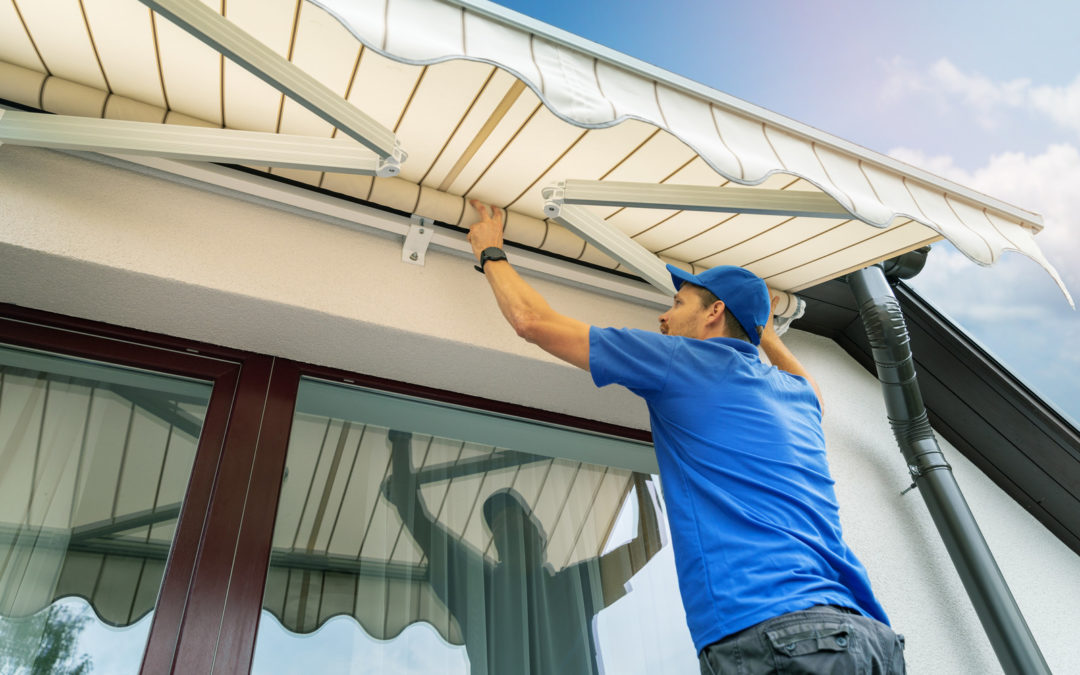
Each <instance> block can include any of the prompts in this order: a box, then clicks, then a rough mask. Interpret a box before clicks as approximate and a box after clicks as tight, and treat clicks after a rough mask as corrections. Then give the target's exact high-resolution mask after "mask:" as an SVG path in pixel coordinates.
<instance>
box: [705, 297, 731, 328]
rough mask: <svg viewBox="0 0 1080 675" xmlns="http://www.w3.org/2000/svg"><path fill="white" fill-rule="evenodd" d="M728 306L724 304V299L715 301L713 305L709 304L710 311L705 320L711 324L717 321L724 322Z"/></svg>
mask: <svg viewBox="0 0 1080 675" xmlns="http://www.w3.org/2000/svg"><path fill="white" fill-rule="evenodd" d="M726 307H727V306H726V305H725V304H724V301H723V300H717V301H716V302H714V303H713V304H712V305H710V306H709V311H708V313H707V314H706V316H705V322H706V323H708V324H710V325H712V324H715V323H717V322H721V323H722V322H723V321H724V310H725V309H726Z"/></svg>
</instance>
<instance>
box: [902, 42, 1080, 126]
mask: <svg viewBox="0 0 1080 675" xmlns="http://www.w3.org/2000/svg"><path fill="white" fill-rule="evenodd" d="M885 68H886V71H887V76H886V78H885V80H884V82H883V83H882V86H881V94H880V95H881V97H882V99H883V100H884V101H886V102H888V103H893V104H896V103H905V102H910V98H911V95H912V94H917V95H920V96H924V97H929V98H930V99H931V100H932V101H934V103H935V104H936V106H937V107H938V109H939V110H940V111H951V110H953V109H954V107H955V106H956V105H958V104H959V105H963V106H964V107H966V108H967V109H968V110H969V111H970V112H972V113H973V114H974V119H975V121H976V122H977V123H978V124H979V125H980V126H981V127H983V128H984V129H997V128H999V127H1000V126H1001V125H1002V124H1003V122H1004V119H1005V117H1004V115H1005V113H1007V112H1009V111H1016V110H1028V111H1032V112H1034V113H1036V114H1039V115H1042V116H1045V117H1047V118H1049V119H1050V120H1052V121H1053V122H1054V123H1055V124H1058V125H1060V126H1061V127H1063V128H1065V129H1069V130H1071V131H1073V132H1075V133H1077V134H1080V76H1078V77H1077V78H1076V79H1075V80H1073V81H1072V82H1071V83H1070V84H1067V85H1064V86H1054V85H1049V84H1040V85H1034V84H1033V83H1032V82H1031V80H1030V79H1027V78H1017V79H1013V80H1005V81H998V80H992V79H990V78H988V77H986V76H985V75H982V74H980V73H971V72H964V71H962V70H960V69H959V68H957V67H956V65H955V64H953V63H952V62H951V61H949V60H948V59H940V60H938V61H937V62H936V63H934V64H932V65H931V66H930V67H929V68H928V69H926V70H918V69H916V68H914V67H913V66H912V65H911V64H910V63H909V62H907V61H904V60H902V59H893V60H891V61H888V62H887V63H886V64H885Z"/></svg>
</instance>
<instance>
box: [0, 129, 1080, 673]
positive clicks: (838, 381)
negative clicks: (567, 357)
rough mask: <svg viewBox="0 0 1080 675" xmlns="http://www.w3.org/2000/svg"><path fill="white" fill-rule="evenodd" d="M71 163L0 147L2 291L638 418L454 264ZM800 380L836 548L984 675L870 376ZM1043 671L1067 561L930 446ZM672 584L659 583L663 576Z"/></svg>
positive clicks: (622, 319)
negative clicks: (815, 383)
mask: <svg viewBox="0 0 1080 675" xmlns="http://www.w3.org/2000/svg"><path fill="white" fill-rule="evenodd" d="M400 255H401V242H400V241H396V240H394V239H392V238H388V237H381V236H375V235H371V234H363V233H360V232H357V231H354V230H350V229H346V228H343V227H339V226H337V225H332V224H328V223H325V222H321V221H317V220H313V219H310V218H305V217H302V216H299V215H296V214H293V213H286V212H283V211H280V210H276V209H272V208H268V207H264V206H258V205H253V204H250V203H246V202H243V201H239V200H235V199H231V198H228V197H223V196H220V195H216V194H210V193H207V192H203V191H200V190H197V189H194V188H191V187H186V186H181V185H176V184H173V183H170V182H167V181H162V180H160V179H155V178H149V177H146V176H142V175H137V174H134V173H131V172H127V171H123V170H120V169H115V168H110V167H105V166H101V165H98V164H96V163H93V162H88V161H85V160H81V159H74V158H71V157H68V156H65V155H61V154H58V153H53V152H48V151H42V150H32V149H25V148H15V147H10V146H5V147H3V148H0V301H5V302H13V303H15V304H19V305H24V306H28V307H35V308H39V309H44V310H49V311H54V312H60V313H64V314H69V315H73V316H79V317H86V318H93V319H97V320H101V321H107V322H111V323H116V324H120V325H125V326H131V327H135V328H141V329H146V330H151V331H156V332H160V333H166V334H172V335H177V336H181V337H185V338H190V339H195V340H201V341H206V342H210V343H214V344H219V345H225V346H229V347H236V348H241V349H247V350H251V351H255V352H260V353H265V354H273V355H278V356H284V357H288V358H292V359H297V360H301V361H306V362H312V363H319V364H324V365H330V366H334V367H338V368H342V369H346V370H351V371H356V372H362V373H368V374H373V375H378V376H382V377H388V378H394V379H398V380H404V381H409V382H415V383H419V384H424V385H428V386H433V387H440V388H445V389H451V390H454V391H459V392H463V393H468V394H477V395H481V396H485V397H489V398H497V399H505V400H509V401H511V402H514V403H521V404H525V405H531V406H536V407H540V408H544V409H547V410H553V411H557V412H566V413H571V414H575V415H580V416H584V417H590V418H594V419H600V420H604V421H608V422H613V423H617V424H624V425H629V426H636V427H644V426H645V425H646V424H647V418H646V416H645V410H644V406H643V405H642V404H641V403H640V402H639V401H638V400H637V399H636V398H635V397H633V396H632V395H630V394H629V393H627V392H625V391H624V390H621V389H618V388H612V387H608V388H605V389H603V390H599V391H598V390H596V389H595V388H593V387H592V385H591V383H590V381H589V378H588V377H587V376H586V375H584V374H583V373H581V372H579V371H577V370H576V369H573V368H571V367H569V366H565V365H563V364H561V363H558V362H557V361H555V360H554V359H552V358H550V357H548V356H547V355H545V354H543V353H542V352H540V351H539V350H538V349H536V348H535V347H533V346H531V345H528V344H526V343H524V342H523V341H521V340H520V339H518V338H517V337H516V336H515V335H514V334H513V332H512V331H511V330H510V329H509V328H508V327H507V326H506V325H505V323H504V322H503V320H502V318H501V317H500V316H499V315H498V312H497V310H496V307H495V304H494V301H493V300H492V298H491V296H490V292H489V291H488V289H487V287H486V283H485V282H484V279H483V278H482V277H481V276H480V275H479V274H476V273H475V272H474V271H473V270H472V267H471V264H469V263H467V262H466V261H465V260H463V259H462V258H460V257H457V256H454V255H449V254H444V253H439V252H429V254H428V260H427V264H426V265H425V266H423V267H418V266H412V265H406V264H403V263H402V262H400ZM534 283H535V285H536V286H537V288H538V289H539V290H540V291H541V292H542V293H544V294H545V296H546V297H547V298H548V299H549V301H550V302H551V303H552V305H554V306H555V307H556V308H558V309H560V310H561V311H563V312H566V313H568V314H570V315H573V316H577V317H579V318H582V319H585V320H588V321H591V322H593V323H597V324H602V325H619V326H634V327H641V328H647V329H652V328H654V327H655V325H656V324H655V315H656V312H655V311H654V310H653V309H649V308H646V307H642V306H639V305H636V304H632V303H630V302H623V301H618V300H613V299H611V298H608V297H599V296H596V295H593V294H590V293H588V292H585V291H583V290H580V289H574V288H570V287H567V286H564V285H561V284H557V283H553V282H546V281H540V280H537V281H535V282H534ZM788 344H789V345H790V346H791V347H792V349H793V350H794V351H795V352H796V354H797V355H798V356H799V357H800V358H801V359H802V360H803V362H804V363H805V365H806V366H807V367H808V368H809V369H810V371H811V372H812V373H814V374H815V376H816V377H817V378H818V380H819V382H820V384H821V387H822V389H823V391H824V395H825V399H826V417H825V419H826V426H825V430H826V434H827V437H828V441H829V448H830V462H831V465H832V469H833V473H834V477H835V478H836V480H837V488H836V489H837V493H838V496H839V499H840V502H841V508H842V518H843V524H844V528H845V532H846V536H847V539H848V541H849V542H850V543H851V545H852V547H853V548H854V549H855V551H856V553H857V554H858V555H859V556H860V557H861V558H862V560H863V562H864V563H865V565H866V567H867V568H868V570H869V573H870V576H871V579H872V581H873V583H874V586H875V589H876V591H877V593H878V595H879V596H880V598H881V600H882V602H883V604H884V605H885V607H886V609H887V610H888V611H889V613H890V615H891V617H892V619H893V622H894V624H895V626H896V628H897V630H899V631H900V632H902V633H904V634H906V636H907V638H908V663H909V668H910V672H913V673H932V674H937V673H972V674H982V673H993V672H997V671H999V668H998V666H997V662H996V659H995V657H994V655H993V651H992V649H991V647H990V645H989V643H988V641H987V639H986V637H985V635H984V634H983V632H982V629H981V627H980V625H979V623H978V620H977V618H976V617H975V614H974V611H973V610H972V609H971V605H970V602H969V601H968V600H967V597H966V595H965V593H964V590H963V588H962V586H961V584H960V581H959V578H958V577H957V575H956V573H955V571H954V570H953V568H952V565H951V562H950V561H949V559H948V556H947V554H946V552H945V550H944V546H943V545H942V544H941V542H940V539H939V538H938V536H937V534H936V531H935V529H934V527H933V525H932V523H931V521H930V518H929V515H928V514H927V512H926V508H925V507H924V506H923V504H922V500H921V497H920V496H919V494H918V493H917V492H912V493H909V494H907V495H905V496H903V497H901V496H900V495H899V492H900V491H901V490H902V489H904V488H905V487H907V485H908V482H909V481H908V479H907V474H906V469H905V467H904V463H903V461H902V459H901V456H900V454H899V451H898V450H897V449H896V444H895V442H894V440H893V438H892V434H891V431H890V430H889V427H888V424H887V422H886V418H885V411H884V405H883V402H882V398H881V394H880V389H879V385H878V383H877V381H876V380H875V379H874V378H873V377H872V376H871V375H869V374H868V373H866V371H864V370H863V369H862V368H861V367H860V366H859V365H858V364H857V363H856V362H855V361H853V360H852V359H850V358H849V357H848V356H847V355H846V354H845V353H844V352H843V351H842V350H841V349H840V348H839V347H837V346H836V345H835V344H834V343H832V342H831V341H829V340H826V339H824V338H819V337H816V336H812V335H807V334H800V333H795V334H792V335H791V336H790V337H789V338H788ZM945 452H946V454H947V456H948V458H949V459H950V461H951V462H952V463H953V465H954V468H955V473H956V476H957V479H958V481H959V483H960V486H961V488H962V489H963V490H964V492H965V494H966V495H967V498H968V501H969V503H970V504H971V508H972V510H973V511H974V513H975V516H976V518H977V519H978V520H979V522H980V523H981V524H982V527H983V530H984V533H985V535H986V538H987V540H988V541H989V543H990V546H991V548H992V549H993V551H994V552H995V554H996V555H997V558H998V562H999V564H1000V566H1001V568H1002V570H1003V572H1004V574H1005V577H1006V579H1007V581H1008V582H1009V584H1010V585H1011V586H1012V589H1013V591H1014V593H1015V594H1016V596H1017V599H1018V602H1019V604H1020V606H1021V609H1022V610H1023V611H1024V614H1025V616H1026V617H1027V619H1028V621H1029V623H1030V624H1031V627H1032V630H1033V632H1034V633H1035V636H1036V638H1037V639H1038V640H1039V643H1040V645H1041V647H1042V649H1043V651H1044V654H1045V655H1046V658H1047V660H1048V661H1049V663H1050V665H1051V667H1052V668H1053V670H1054V671H1055V672H1058V673H1068V672H1076V671H1078V670H1080V641H1077V640H1076V639H1075V633H1076V629H1075V627H1076V626H1078V625H1080V557H1078V556H1077V555H1075V554H1074V553H1072V552H1071V551H1069V550H1068V549H1067V548H1066V547H1065V546H1064V545H1063V544H1061V543H1060V542H1059V541H1058V540H1057V539H1056V538H1055V537H1054V536H1053V535H1051V534H1050V533H1048V532H1047V531H1046V530H1045V529H1044V528H1043V527H1042V526H1041V525H1040V524H1039V523H1038V522H1037V521H1036V520H1035V519H1034V518H1032V517H1031V516H1030V515H1029V514H1028V513H1027V512H1025V511H1024V510H1023V509H1022V508H1021V507H1020V506H1019V505H1017V504H1016V503H1015V502H1013V501H1012V500H1011V499H1010V498H1009V497H1007V496H1006V495H1005V494H1004V493H1002V492H1001V491H1000V490H999V489H998V488H997V487H996V486H995V485H994V484H993V483H992V482H991V481H990V480H989V479H987V478H986V477H985V476H984V475H982V474H981V473H980V472H979V471H978V470H977V469H975V468H974V467H973V466H972V465H971V464H970V463H969V462H967V461H966V460H964V459H963V457H962V456H961V455H960V454H959V453H958V452H956V451H955V450H953V449H952V448H950V447H948V446H947V444H946V447H945ZM672 592H673V593H674V588H673V589H672Z"/></svg>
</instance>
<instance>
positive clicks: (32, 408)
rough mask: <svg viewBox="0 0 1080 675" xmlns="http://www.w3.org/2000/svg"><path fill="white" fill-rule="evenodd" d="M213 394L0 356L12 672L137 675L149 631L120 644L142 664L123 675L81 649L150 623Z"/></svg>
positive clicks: (48, 357) (126, 372)
mask: <svg viewBox="0 0 1080 675" xmlns="http://www.w3.org/2000/svg"><path fill="white" fill-rule="evenodd" d="M210 390H211V385H209V384H207V383H204V382H195V381H190V380H185V379H181V378H174V377H169V376H163V375H158V374H155V373H149V372H145V371H139V370H134V369H128V368H120V367H114V366H110V365H106V364H101V363H96V362H91V361H86V360H82V359H73V358H68V357H63V356H58V355H54V354H46V353H42V352H37V351H34V350H26V349H21V348H14V347H5V346H0V627H2V630H4V631H5V632H7V633H11V632H12V631H14V632H15V634H17V635H18V636H19V637H18V647H17V651H18V653H17V654H16V653H14V652H11V651H10V650H8V651H6V652H5V656H4V658H8V659H15V660H17V661H18V662H20V663H22V662H25V663H28V664H33V663H38V662H39V661H41V660H42V659H45V660H46V661H49V660H50V659H51V661H49V663H53V664H54V665H55V669H45V670H42V669H41V668H39V667H38V666H30V665H27V666H26V667H27V668H29V669H30V670H28V671H26V672H35V673H36V672H80V673H88V672H110V673H120V672H133V671H135V670H137V669H138V664H139V660H140V657H141V654H142V651H143V648H144V647H145V642H146V637H147V634H146V632H145V631H142V632H139V631H135V632H125V633H123V635H124V636H126V637H125V639H126V640H127V641H128V642H126V644H125V647H124V650H126V651H128V652H132V653H134V654H135V656H136V658H135V660H134V662H133V663H134V665H131V666H125V667H124V668H125V669H121V670H117V669H112V668H110V669H108V670H101V669H100V666H98V665H95V661H94V660H93V659H89V660H86V661H82V660H80V659H81V657H80V653H81V652H79V651H77V650H74V647H73V645H75V644H76V641H77V640H78V639H80V638H79V636H80V635H83V634H86V633H87V631H93V629H94V627H95V626H98V625H107V626H113V627H126V626H131V625H132V624H135V623H136V622H139V620H140V619H141V618H143V617H145V616H147V615H148V613H149V612H150V611H151V610H152V609H153V607H154V604H155V602H156V599H157V594H158V590H159V588H160V585H161V579H162V576H163V573H164V569H165V561H166V559H167V557H168V552H169V548H170V546H171V543H172V538H173V534H174V529H175V524H176V519H177V516H178V515H179V513H180V507H181V503H182V500H183V496H184V493H185V491H186V489H187V483H188V478H189V475H190V472H191V467H192V463H193V461H194V456H195V448H196V444H197V440H198V435H199V433H200V431H201V428H202V420H203V417H204V416H205V411H206V405H207V402H208V400H209V396H210ZM72 597H77V598H82V599H84V600H82V601H81V602H84V604H85V603H86V602H88V603H89V604H88V605H87V607H86V611H83V610H82V609H79V608H78V607H77V606H75V605H72V604H71V602H72V601H65V600H63V599H64V598H72ZM88 612H89V614H88ZM147 625H148V622H147ZM60 638H63V639H60ZM2 642H5V640H2V639H0V643H2ZM13 648H14V647H13ZM0 672H19V671H18V669H17V668H6V667H4V666H0Z"/></svg>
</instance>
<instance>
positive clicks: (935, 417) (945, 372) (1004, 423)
mask: <svg viewBox="0 0 1080 675" xmlns="http://www.w3.org/2000/svg"><path fill="white" fill-rule="evenodd" d="M894 290H895V292H896V296H897V299H898V300H899V301H900V306H901V308H902V309H903V312H904V316H905V318H906V319H907V324H908V331H909V333H910V336H911V345H912V350H913V353H914V355H915V365H916V371H917V372H918V375H919V384H920V388H921V390H922V394H923V399H924V402H925V403H926V407H927V411H928V414H929V416H930V421H931V423H932V424H933V425H934V428H935V430H936V431H937V432H938V433H939V434H940V435H941V436H942V437H943V438H945V439H946V440H948V441H949V442H950V443H951V444H952V445H953V446H954V447H955V448H956V449H957V450H959V451H960V452H961V453H962V454H963V455H964V456H965V457H967V458H968V459H969V460H970V461H971V462H972V463H974V464H975V465H976V466H978V467H979V468H980V470H982V471H983V472H984V473H985V474H986V475H987V476H989V477H990V478H991V479H992V480H993V481H994V482H995V483H996V484H997V485H998V486H999V487H1001V488H1002V489H1003V490H1004V491H1005V492H1006V493H1008V494H1009V495H1010V496H1011V497H1012V498H1013V499H1015V500H1016V501H1017V502H1018V503H1020V504H1021V505H1022V506H1023V507H1024V508H1025V509H1027V510H1028V511H1029V512H1030V513H1031V514H1032V515H1034V516H1035V517H1036V518H1037V519H1038V520H1039V521H1040V522H1042V523H1043V525H1045V526H1046V527H1047V529H1049V530H1050V531H1051V532H1053V533H1054V534H1055V535H1056V536H1057V537H1058V538H1059V539H1061V541H1062V542H1064V543H1065V544H1066V545H1067V546H1069V547H1070V548H1071V549H1072V550H1073V551H1075V552H1077V553H1078V554H1080V433H1078V431H1077V429H1076V428H1075V427H1074V426H1073V425H1072V424H1071V423H1070V422H1069V421H1068V420H1067V419H1066V418H1065V417H1064V416H1062V415H1061V414H1060V413H1058V412H1057V411H1056V410H1054V409H1053V408H1051V407H1050V406H1049V405H1048V404H1047V403H1046V402H1045V401H1044V400H1043V399H1042V398H1040V397H1039V396H1038V394H1036V393H1035V392H1034V391H1032V390H1031V389H1030V388H1029V387H1027V386H1026V385H1025V384H1024V383H1023V382H1021V381H1020V380H1019V379H1018V378H1017V377H1016V376H1015V375H1014V374H1013V373H1012V372H1011V371H1009V369H1008V368H1006V367H1005V366H1003V365H1002V364H1001V363H1000V362H998V361H997V360H996V359H995V358H994V357H993V356H991V355H990V354H988V353H987V352H986V351H985V350H984V349H982V348H981V347H980V346H979V345H978V344H976V343H975V341H974V340H972V339H971V338H970V337H969V336H967V335H966V334H965V333H964V332H963V331H962V330H961V329H960V328H959V327H957V326H956V325H955V324H953V323H952V322H951V321H949V320H948V319H947V318H945V317H944V316H943V315H942V314H941V313H940V312H938V311H937V310H935V309H934V308H933V306H931V305H930V303H928V302H927V301H926V300H924V299H923V298H922V297H920V296H919V295H918V294H917V293H916V292H915V291H914V290H912V289H911V288H910V287H908V286H907V285H905V284H903V283H902V282H900V283H897V284H895V285H894ZM800 295H801V296H803V297H804V298H805V299H806V300H807V304H808V307H807V312H806V317H805V318H804V319H800V320H799V321H797V322H796V323H795V324H794V327H795V328H799V329H801V330H806V331H808V332H812V333H816V334H818V335H823V336H826V337H829V338H831V339H833V340H835V341H836V342H837V344H839V345H840V346H841V347H842V348H843V349H844V350H845V351H847V352H848V354H850V355H851V356H852V357H853V358H854V359H855V360H856V361H858V362H859V363H861V364H862V365H863V367H865V368H866V369H867V370H868V371H869V372H871V373H874V374H875V376H876V371H875V367H874V362H873V358H872V356H871V353H870V346H869V343H868V342H867V339H866V334H865V332H864V330H863V326H862V321H861V320H860V318H859V314H858V310H857V308H856V305H855V300H854V297H853V296H852V294H851V292H850V289H849V288H848V286H847V284H846V283H845V282H844V281H842V280H834V281H829V282H826V283H824V284H821V285H819V286H816V287H814V288H811V289H808V290H806V291H803V292H800Z"/></svg>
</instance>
